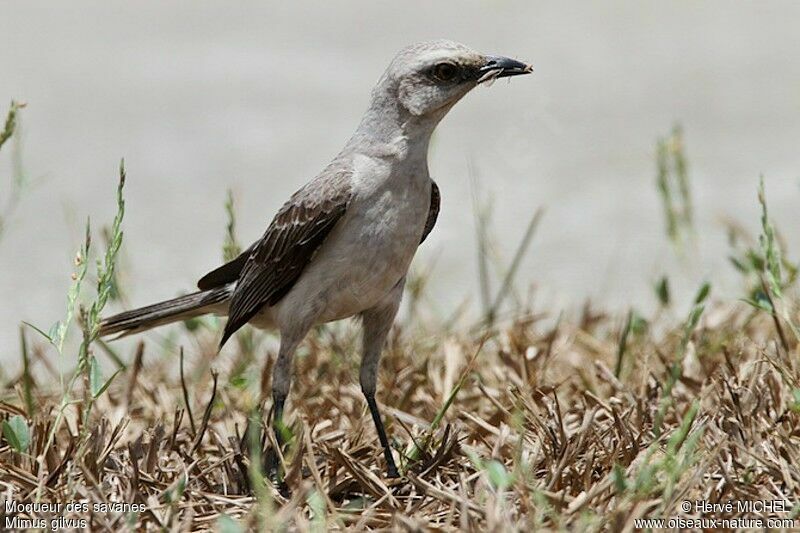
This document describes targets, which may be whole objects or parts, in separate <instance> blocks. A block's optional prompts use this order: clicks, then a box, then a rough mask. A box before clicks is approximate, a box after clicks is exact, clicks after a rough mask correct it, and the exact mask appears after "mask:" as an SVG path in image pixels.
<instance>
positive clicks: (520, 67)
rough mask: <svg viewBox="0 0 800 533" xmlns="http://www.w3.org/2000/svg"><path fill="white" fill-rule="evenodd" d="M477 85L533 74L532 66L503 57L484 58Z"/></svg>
mask: <svg viewBox="0 0 800 533" xmlns="http://www.w3.org/2000/svg"><path fill="white" fill-rule="evenodd" d="M478 72H479V76H480V77H479V79H478V83H481V82H483V81H486V80H493V79H496V78H508V77H509V76H519V75H521V74H530V73H531V72H533V65H528V64H527V63H522V62H521V61H517V60H516V59H511V58H509V57H503V56H486V63H485V64H484V65H483V67H481V68H480V70H479V71H478Z"/></svg>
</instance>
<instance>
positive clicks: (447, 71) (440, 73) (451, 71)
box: [433, 63, 458, 81]
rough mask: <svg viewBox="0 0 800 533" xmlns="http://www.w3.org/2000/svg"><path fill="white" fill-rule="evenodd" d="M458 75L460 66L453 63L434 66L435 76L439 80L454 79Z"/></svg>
mask: <svg viewBox="0 0 800 533" xmlns="http://www.w3.org/2000/svg"><path fill="white" fill-rule="evenodd" d="M457 75H458V67H456V66H455V65H454V64H452V63H439V64H437V65H436V66H435V67H433V77H434V78H436V79H437V80H439V81H453V80H454V79H455V78H456V76H457Z"/></svg>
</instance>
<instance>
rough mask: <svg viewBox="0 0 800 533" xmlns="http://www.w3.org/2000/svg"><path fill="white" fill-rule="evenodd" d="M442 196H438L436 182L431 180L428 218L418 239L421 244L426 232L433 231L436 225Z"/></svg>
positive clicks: (425, 237)
mask: <svg viewBox="0 0 800 533" xmlns="http://www.w3.org/2000/svg"><path fill="white" fill-rule="evenodd" d="M441 201H442V197H441V196H439V186H438V185H436V182H435V181H433V180H431V207H430V210H428V219H427V220H426V221H425V231H423V232H422V239H420V241H419V243H420V244H422V243H423V242H425V239H427V238H428V234H429V233H430V232H431V231H433V227H434V226H435V225H436V219H437V218H439V205H440V204H441Z"/></svg>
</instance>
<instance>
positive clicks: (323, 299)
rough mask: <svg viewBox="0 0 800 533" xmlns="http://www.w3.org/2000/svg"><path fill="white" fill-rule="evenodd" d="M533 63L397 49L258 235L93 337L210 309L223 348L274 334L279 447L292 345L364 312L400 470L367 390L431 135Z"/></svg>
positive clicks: (426, 223)
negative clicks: (241, 338) (319, 162)
mask: <svg viewBox="0 0 800 533" xmlns="http://www.w3.org/2000/svg"><path fill="white" fill-rule="evenodd" d="M532 71H533V68H532V67H531V65H529V64H527V63H524V62H522V61H518V60H515V59H511V58H509V57H505V56H495V55H485V54H482V53H479V52H476V51H474V50H473V49H471V48H469V47H467V46H466V45H463V44H460V43H457V42H454V41H450V40H441V39H440V40H434V41H426V42H422V43H417V44H412V45H410V46H407V47H405V48H403V49H402V50H400V51H399V52H398V53H397V55H396V56H395V57H394V58H393V59H392V61H391V62H390V64H389V66H388V68H387V69H386V70H385V72H384V73H383V75H382V76H381V77H380V78H379V80H378V82H377V84H376V85H375V87H374V88H373V90H372V93H371V99H370V104H369V106H368V108H367V110H366V112H365V113H364V115H363V117H362V119H361V121H360V123H359V124H358V127H357V128H356V130H355V133H354V134H353V135H352V137H351V138H350V140H349V141H347V143H346V144H345V145H344V148H343V149H342V150H341V152H339V154H338V155H337V156H336V157H335V158H334V159H333V160H332V161H331V162H330V163H329V164H328V165H327V167H325V169H324V170H323V171H322V172H321V173H320V174H319V175H317V176H316V177H315V178H314V179H312V180H311V181H309V182H308V183H306V184H305V185H304V186H302V187H301V188H300V189H299V190H298V191H297V192H295V193H294V194H293V195H292V196H291V197H290V198H289V200H288V201H287V202H286V203H285V204H284V205H283V206H282V207H281V208H280V209H279V210H278V212H277V214H276V215H275V217H274V218H273V219H272V222H271V223H270V224H269V226H268V227H267V230H266V231H265V232H264V234H263V236H262V237H261V238H260V239H258V240H257V241H256V242H255V243H253V244H252V245H251V246H250V247H248V248H247V249H246V250H244V251H243V252H242V253H241V254H240V255H239V256H237V257H236V258H235V259H233V260H232V261H229V262H228V263H225V264H223V265H222V266H220V267H218V268H216V269H214V270H212V271H211V272H209V273H207V274H206V275H205V276H203V277H202V278H200V280H199V282H198V283H197V289H198V290H197V291H195V292H192V293H190V294H186V295H184V296H179V297H177V298H173V299H170V300H166V301H162V302H159V303H156V304H153V305H149V306H146V307H141V308H138V309H133V310H130V311H126V312H123V313H120V314H117V315H114V316H111V317H108V318H105V319H104V320H102V321H101V324H100V332H99V333H100V335H101V336H110V335H116V336H117V337H122V336H125V335H130V334H133V333H139V332H142V331H145V330H149V329H151V328H154V327H156V326H161V325H164V324H169V323H173V322H176V321H182V320H186V319H189V318H193V317H197V316H200V315H204V314H207V313H213V314H217V315H220V316H227V322H226V324H225V327H224V331H223V333H222V338H221V341H220V344H219V347H220V349H221V348H222V346H223V345H224V344H225V342H226V341H227V340H228V339H229V338H230V337H231V335H233V334H234V333H235V332H236V331H237V330H238V329H239V328H241V327H242V326H244V325H245V324H251V325H253V326H255V327H257V328H262V329H271V330H277V331H278V332H279V333H280V345H279V349H278V355H277V360H276V362H275V364H274V366H273V371H272V372H273V374H272V400H273V411H272V412H273V422H272V425H273V431H275V435H276V438H277V442H278V444H279V445H280V444H281V442H282V441H281V438H280V435H281V431H280V428H281V427H282V426H281V425H282V420H283V417H284V416H285V413H284V405H285V402H286V399H287V396H288V394H289V389H290V385H291V379H292V357H293V355H294V353H295V351H296V349H297V348H298V346H299V345H300V343H301V342H302V341H303V339H304V337H305V336H306V334H307V333H308V332H309V331H310V330H311V329H312V328H313V327H315V326H317V325H319V324H324V323H328V322H332V321H336V320H341V319H345V318H350V317H357V318H360V319H361V325H362V347H361V348H362V358H361V365H360V370H359V383H360V385H361V390H362V393H363V395H364V397H365V399H366V403H367V406H368V408H369V411H370V414H371V416H372V419H373V422H374V425H375V430H376V432H377V435H378V439H379V441H380V444H381V447H382V448H383V454H384V457H385V461H386V475H387V477H389V478H396V477H399V472H398V469H397V466H396V463H395V461H394V458H393V456H392V450H391V448H390V446H389V441H388V439H387V437H386V431H385V428H384V424H383V421H382V418H381V414H380V411H379V409H378V404H377V402H376V400H375V393H376V386H377V376H378V367H379V361H380V356H381V352H382V350H383V348H384V345H385V343H386V339H387V336H388V334H389V332H390V329H391V327H392V324H393V322H394V319H395V315H396V314H397V311H398V308H399V306H400V302H401V298H402V295H403V288H404V284H405V281H406V276H407V273H408V269H409V267H410V265H411V261H412V258H413V257H414V254H415V252H416V251H417V248H418V247H419V245H420V244H422V243H423V242H424V241H425V239H426V238H427V237H428V235H429V234H430V232H431V231H432V230H433V228H434V225H435V224H436V221H437V218H438V215H439V208H440V193H439V187H438V186H437V185H436V183H435V182H434V181H433V180H432V179H431V177H430V174H429V170H428V147H429V144H430V140H431V135H432V134H433V131H434V129H435V128H436V126H437V125H438V124H439V122H440V121H441V120H442V119H443V118H444V116H445V115H446V114H447V113H448V112H449V111H450V109H452V107H453V106H454V105H455V104H456V103H457V102H458V101H459V100H461V98H462V97H464V96H465V95H466V94H467V93H469V92H470V91H471V90H472V89H474V88H475V87H477V86H478V85H481V84H484V83H486V82H488V81H491V80H494V79H497V78H506V77H512V76H518V75H523V74H528V73H530V72H532Z"/></svg>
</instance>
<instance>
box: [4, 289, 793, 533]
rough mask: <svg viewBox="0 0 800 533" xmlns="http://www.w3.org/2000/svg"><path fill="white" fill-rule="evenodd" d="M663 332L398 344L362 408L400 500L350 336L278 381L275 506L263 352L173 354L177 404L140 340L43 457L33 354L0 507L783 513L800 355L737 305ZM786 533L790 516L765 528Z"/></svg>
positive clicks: (173, 520)
mask: <svg viewBox="0 0 800 533" xmlns="http://www.w3.org/2000/svg"><path fill="white" fill-rule="evenodd" d="M658 322H659V323H658V324H651V325H650V326H649V327H648V328H641V327H638V328H633V329H632V330H631V333H630V334H629V335H628V336H627V339H626V341H625V343H624V347H623V348H622V349H620V338H621V334H620V330H621V329H622V327H623V323H624V321H622V320H619V319H618V318H613V317H606V316H602V315H598V314H594V313H592V312H591V311H589V310H586V311H585V312H584V313H583V315H582V316H580V317H577V318H576V319H575V320H573V321H570V323H568V321H567V320H562V321H560V323H558V324H556V325H552V324H550V325H546V324H547V321H546V320H545V319H542V318H537V317H536V316H525V317H523V318H520V319H519V320H517V321H515V322H513V323H511V324H507V325H505V326H503V327H499V328H496V329H495V330H493V331H492V332H490V333H489V334H487V335H486V338H485V344H484V345H483V348H482V349H481V350H480V353H478V355H477V357H476V359H475V364H474V366H473V367H470V366H469V362H470V360H471V359H472V357H473V355H474V354H475V353H477V351H478V346H479V344H480V336H475V335H468V334H462V335H445V334H435V333H434V334H423V333H422V332H419V331H415V332H411V331H405V332H401V331H396V332H395V334H394V335H393V337H392V340H391V342H390V346H389V347H388V349H387V351H386V353H385V356H384V360H383V363H382V373H381V382H380V384H379V397H380V401H381V403H382V405H383V409H384V413H385V416H386V419H387V421H388V429H389V433H390V435H391V436H392V437H393V440H394V443H395V445H396V448H397V450H398V451H397V455H398V456H402V455H403V454H404V453H407V452H409V451H410V450H411V449H413V447H414V444H413V443H416V444H417V445H418V446H419V447H420V448H421V453H419V458H418V459H417V460H415V461H409V460H407V459H405V458H403V457H400V464H401V465H402V466H401V469H402V470H403V471H404V472H405V475H404V476H403V477H402V479H400V480H397V481H394V480H392V481H387V480H386V479H385V478H384V475H383V472H384V464H383V458H382V455H381V451H380V448H379V446H378V442H377V438H376V435H375V432H374V429H373V426H372V423H371V420H370V417H369V414H368V412H367V411H366V408H365V403H364V401H363V398H362V396H361V393H360V390H359V388H358V385H357V381H358V380H357V364H358V357H357V338H358V337H357V334H356V330H355V329H354V328H349V327H345V328H334V329H328V330H324V331H320V332H317V333H315V334H314V335H313V336H312V338H310V339H309V340H308V341H307V343H306V349H305V350H304V352H303V353H302V354H300V355H299V356H298V357H297V358H296V361H295V363H296V366H295V369H296V380H295V382H294V385H293V390H292V397H291V400H290V404H289V409H288V414H289V419H288V420H289V424H290V427H291V429H292V431H293V439H292V441H291V443H290V445H289V447H288V449H287V450H285V457H284V465H285V472H286V474H285V479H286V483H287V485H288V486H289V488H290V490H291V493H290V495H289V496H288V498H287V497H284V496H282V495H281V494H280V493H279V492H278V491H276V490H275V489H273V487H272V485H271V484H270V483H268V482H267V483H266V484H262V483H261V482H262V481H263V478H262V477H261V476H260V475H258V474H257V473H256V472H253V471H249V465H250V464H251V459H254V458H256V455H254V454H251V453H250V452H249V451H248V448H252V447H248V445H247V444H248V439H247V438H245V432H246V430H245V428H246V426H247V417H248V413H250V412H251V411H252V409H253V407H254V406H256V405H258V403H259V397H260V396H261V394H262V393H261V392H260V391H262V390H268V386H269V383H268V380H262V379H261V378H260V376H261V375H262V369H265V370H267V371H268V370H269V367H270V363H269V361H271V358H272V357H274V353H270V359H269V360H268V361H267V363H266V365H264V364H263V355H262V356H261V357H258V356H257V355H258V354H264V352H265V351H266V352H268V351H269V350H267V349H266V348H261V349H252V350H251V349H249V348H247V346H248V345H249V344H248V343H240V345H241V346H244V348H241V349H239V350H238V351H236V352H235V353H232V354H229V355H226V356H223V357H220V358H219V359H216V360H214V359H213V358H214V355H213V354H214V348H213V347H214V338H213V337H214V336H213V334H210V333H197V334H195V335H194V342H193V343H192V345H191V346H192V347H191V348H187V349H186V361H187V365H186V372H185V382H186V388H185V389H184V388H183V387H182V386H181V379H180V374H179V372H176V368H177V367H178V366H179V364H178V360H179V358H178V354H177V353H176V350H168V351H167V352H168V353H162V350H161V349H160V348H157V347H156V345H157V343H154V342H152V341H147V342H146V344H144V345H142V347H141V348H140V349H139V350H138V352H137V353H132V354H130V360H131V361H132V363H131V364H130V365H129V366H128V367H127V369H126V370H125V371H124V372H122V373H121V374H120V375H119V376H118V377H117V378H116V380H115V382H114V384H113V385H112V386H111V388H110V389H109V390H108V391H107V392H106V393H104V394H103V395H102V396H100V397H99V399H98V400H97V402H96V403H95V405H94V408H93V411H92V414H91V420H90V421H89V422H88V423H86V422H85V421H83V420H80V415H79V412H80V409H78V407H80V405H79V404H76V405H75V406H74V408H69V409H68V410H67V416H66V419H65V420H66V423H65V424H62V425H61V426H60V427H59V428H58V429H57V431H56V438H55V439H54V441H53V443H52V445H50V446H49V447H48V446H47V434H48V431H49V428H50V426H51V424H52V423H53V420H54V406H56V405H57V404H58V402H59V401H60V391H55V390H53V387H52V386H50V387H48V385H47V384H48V383H56V382H57V381H55V380H54V376H51V375H50V374H49V372H52V367H53V366H54V363H53V361H51V360H49V359H48V357H49V356H48V355H47V353H46V352H44V351H41V350H31V352H32V354H33V355H31V367H32V370H31V375H35V376H37V378H36V379H35V380H34V382H33V383H30V384H29V385H31V387H29V390H32V391H33V406H32V407H33V409H35V411H36V413H37V414H35V415H34V416H31V415H30V414H29V413H28V410H29V408H26V407H25V406H26V401H25V392H24V391H25V390H26V387H25V386H24V380H23V378H22V377H20V379H17V380H14V381H12V382H11V383H8V384H6V385H5V388H4V390H3V397H4V400H3V403H2V404H0V413H2V418H3V419H9V418H10V417H11V416H13V415H21V416H22V417H24V418H25V419H26V420H27V422H28V424H29V427H30V428H31V433H32V439H31V444H30V447H29V448H28V451H27V453H18V452H16V451H14V450H12V448H11V446H9V444H8V443H7V442H6V440H3V441H2V443H1V444H0V477H1V478H2V482H1V483H0V484H1V485H2V492H3V494H4V498H5V499H13V500H15V501H17V502H22V501H24V502H33V501H39V502H60V503H66V502H69V501H75V500H85V501H89V502H108V501H120V502H128V503H133V502H138V503H142V504H144V505H145V506H146V509H147V510H146V511H145V512H142V513H138V514H132V515H127V514H125V513H113V512H111V513H100V512H98V513H91V514H89V513H67V514H68V515H71V516H73V517H79V516H81V517H83V518H87V519H88V520H89V522H90V526H91V527H92V529H96V530H115V529H120V528H123V529H134V528H136V529H138V528H147V529H170V530H173V529H174V530H197V529H201V530H202V529H217V528H219V529H222V530H225V531H237V530H240V529H241V530H249V529H254V528H270V529H273V528H277V527H279V526H283V527H286V528H287V529H290V530H294V529H297V530H307V529H317V530H320V529H343V528H354V529H368V528H375V529H396V530H407V529H412V530H416V529H427V528H441V529H446V530H456V529H471V530H485V529H489V530H507V529H512V530H513V529H518V530H519V529H521V530H530V529H532V528H546V529H576V528H577V529H589V530H598V529H610V530H616V531H619V530H624V529H631V528H633V525H634V523H633V520H634V519H635V518H639V517H653V518H660V517H674V516H685V517H699V516H701V515H702V513H697V512H695V511H694V510H692V511H690V512H688V513H685V512H682V510H681V509H680V506H679V503H680V502H681V501H682V500H706V501H707V502H710V503H715V502H725V501H728V500H789V501H792V500H794V498H795V497H796V495H797V494H800V469H798V465H800V451H798V444H800V392H798V391H800V368H798V367H799V366H800V365H799V364H798V361H799V360H800V353H799V352H798V347H797V345H796V344H794V345H792V346H790V351H789V352H787V351H786V350H785V349H784V347H783V346H782V345H781V343H780V341H779V340H778V336H777V334H776V333H775V328H774V324H773V322H772V321H771V320H770V317H769V316H767V315H765V314H758V313H757V312H754V311H753V310H752V309H749V308H747V307H746V306H744V305H739V306H734V307H717V308H712V309H710V310H708V311H706V313H705V314H704V315H703V316H702V318H701V319H700V321H699V323H698V325H697V327H696V328H694V329H691V328H689V329H688V335H686V336H685V335H684V332H685V331H687V328H686V327H685V326H684V325H683V324H680V320H677V319H668V318H663V319H659V320H658ZM668 323H673V324H674V327H667V326H665V324H668ZM481 335H483V334H481ZM187 346H189V345H188V344H187ZM684 346H685V349H684V348H683V347H684ZM95 350H97V349H96V348H95ZM620 354H621V358H622V359H621V363H620V364H619V365H618V357H620ZM676 362H677V364H675V365H674V368H675V373H674V374H673V375H674V376H675V377H676V378H677V380H676V381H675V385H674V387H672V389H671V392H669V393H668V394H667V392H666V391H667V389H668V388H669V387H668V386H667V385H666V384H668V383H669V382H670V378H669V376H670V368H671V367H672V366H673V364H674V363H676ZM211 365H213V366H214V368H215V369H216V371H217V372H218V376H219V379H218V380H216V379H215V378H212V373H211V372H210V367H211ZM48 367H49V368H50V369H51V370H48ZM264 367H266V368H264ZM617 367H619V375H615V369H616V368H617ZM233 374H235V376H233ZM265 374H267V375H268V372H267V373H265ZM462 375H465V376H466V379H465V380H464V385H463V387H462V388H461V390H460V391H459V392H458V395H457V397H456V399H455V401H454V403H453V404H452V406H451V407H450V409H449V410H448V411H447V412H446V413H445V414H444V417H443V419H442V423H441V425H439V426H438V427H436V428H433V429H432V428H431V427H430V422H431V421H432V420H434V419H435V417H436V415H437V413H438V412H439V411H440V409H441V408H442V406H443V405H444V403H445V401H446V399H447V397H448V396H449V394H450V393H451V391H452V390H453V388H454V387H455V386H456V384H457V383H458V381H459V379H460V377H461V376H462ZM215 381H216V382H217V387H216V392H215V393H214V392H212V390H213V384H214V383H215ZM185 397H188V400H189V405H188V407H190V408H191V413H192V414H191V417H190V415H189V412H188V410H187V409H186V407H187V406H186V405H185V403H184V398H185ZM269 404H270V402H266V408H267V409H268V408H269ZM659 411H661V413H662V414H663V416H661V415H659ZM659 418H663V422H661V424H660V428H659V427H658V426H659V423H658V420H659ZM269 446H270V445H269V443H268V442H265V443H264V447H265V448H266V447H269ZM792 513H793V514H792ZM797 514H798V507H797V506H795V507H794V509H793V510H791V511H790V512H788V513H785V514H782V515H779V516H780V517H782V518H786V517H790V516H797ZM223 515H224V516H226V517H228V518H225V517H223ZM24 516H28V515H24ZM705 516H715V517H721V516H728V517H734V516H743V513H741V512H738V511H736V512H733V513H722V514H720V513H711V514H708V513H706V514H705ZM750 516H764V515H759V514H757V513H756V514H755V515H754V514H751V515H750ZM221 517H222V518H221ZM5 518H6V517H5V516H4V517H2V519H3V520H5Z"/></svg>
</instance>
